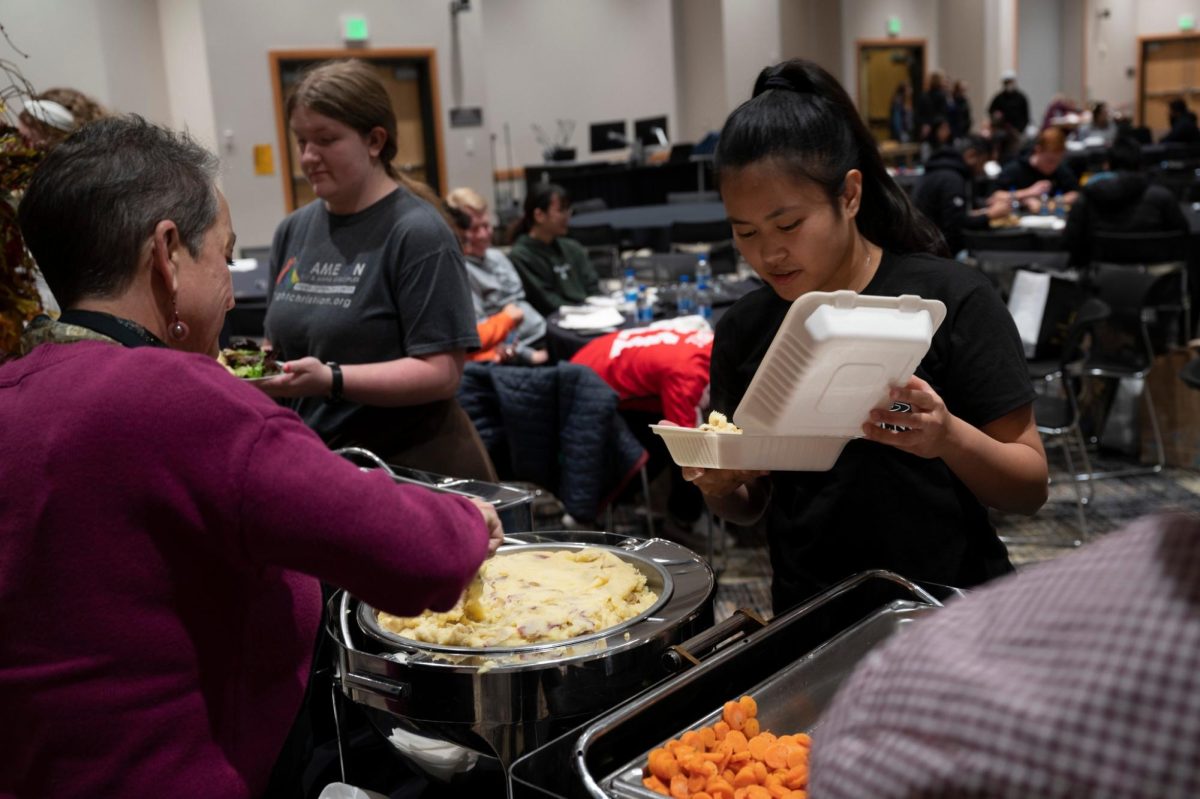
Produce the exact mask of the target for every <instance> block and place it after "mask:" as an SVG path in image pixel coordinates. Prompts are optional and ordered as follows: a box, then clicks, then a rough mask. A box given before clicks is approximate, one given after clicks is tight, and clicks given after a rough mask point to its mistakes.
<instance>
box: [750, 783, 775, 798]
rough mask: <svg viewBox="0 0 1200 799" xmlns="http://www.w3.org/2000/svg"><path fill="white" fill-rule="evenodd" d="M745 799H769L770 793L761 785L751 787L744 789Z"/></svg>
mask: <svg viewBox="0 0 1200 799" xmlns="http://www.w3.org/2000/svg"><path fill="white" fill-rule="evenodd" d="M746 799H771V792H770V791H768V790H767V789H766V788H764V787H762V786H761V785H751V786H750V787H748V788H747V789H746Z"/></svg>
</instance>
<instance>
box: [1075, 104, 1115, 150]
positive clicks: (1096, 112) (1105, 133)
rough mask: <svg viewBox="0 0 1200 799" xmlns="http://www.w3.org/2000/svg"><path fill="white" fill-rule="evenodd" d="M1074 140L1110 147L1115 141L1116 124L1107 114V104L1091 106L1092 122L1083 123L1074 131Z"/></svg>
mask: <svg viewBox="0 0 1200 799" xmlns="http://www.w3.org/2000/svg"><path fill="white" fill-rule="evenodd" d="M1074 138H1075V139H1076V140H1078V141H1081V142H1083V143H1084V144H1087V145H1100V144H1103V145H1106V146H1107V145H1111V144H1112V143H1113V142H1114V141H1116V139H1117V123H1116V122H1113V120H1112V116H1111V115H1109V113H1108V104H1107V103H1096V104H1095V105H1094V106H1092V121H1091V122H1085V123H1084V124H1082V125H1080V126H1079V128H1078V130H1076V131H1075V136H1074Z"/></svg>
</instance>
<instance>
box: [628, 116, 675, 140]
mask: <svg viewBox="0 0 1200 799" xmlns="http://www.w3.org/2000/svg"><path fill="white" fill-rule="evenodd" d="M655 128H662V132H663V137H664V138H666V139H667V140H668V141H670V138H671V134H670V133H669V132H668V130H667V118H666V117H665V116H661V117H647V118H646V119H636V120H634V122H633V135H634V136H636V137H637V139H638V141H640V142H641V143H642V145H643V146H645V147H655V146H658V145H660V144H665V142H663V141H661V140H660V139H659V138H658V134H657V133H655V132H654V129H655Z"/></svg>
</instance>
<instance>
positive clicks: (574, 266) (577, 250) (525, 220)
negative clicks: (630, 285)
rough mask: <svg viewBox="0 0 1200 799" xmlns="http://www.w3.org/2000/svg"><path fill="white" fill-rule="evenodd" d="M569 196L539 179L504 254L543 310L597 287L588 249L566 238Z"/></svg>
mask: <svg viewBox="0 0 1200 799" xmlns="http://www.w3.org/2000/svg"><path fill="white" fill-rule="evenodd" d="M570 218H571V198H570V196H569V195H568V194H567V190H566V189H564V188H563V187H562V186H556V185H554V184H553V183H539V184H538V185H537V186H535V187H534V188H533V189H532V190H530V192H529V196H527V197H526V198H525V215H524V216H523V217H522V218H521V221H520V223H519V225H518V227H517V232H518V233H519V234H520V235H519V236H518V238H517V240H516V242H515V243H514V244H513V248H512V251H511V252H510V253H509V254H508V256H509V258H511V259H512V262H513V265H514V266H516V267H517V274H519V275H520V276H521V282H522V283H523V284H525V297H526V298H527V299H528V300H529V302H530V304H532V305H533V307H534V308H536V309H537V310H538V311H539V312H541V313H542V314H547V315H548V314H552V313H554V312H555V311H557V310H558V309H559V308H560V307H561V306H563V305H573V304H578V303H581V302H583V301H584V300H586V299H587V298H588V295H590V294H596V293H598V292H599V290H600V278H599V276H598V275H597V274H596V270H595V269H594V268H592V264H591V261H589V260H588V255H587V250H585V249H584V248H583V246H582V245H581V244H579V242H577V241H575V240H573V239H569V238H567V222H568V220H570Z"/></svg>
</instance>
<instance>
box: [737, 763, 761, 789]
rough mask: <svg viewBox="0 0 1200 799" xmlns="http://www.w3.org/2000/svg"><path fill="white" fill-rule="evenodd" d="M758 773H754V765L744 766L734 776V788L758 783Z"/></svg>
mask: <svg viewBox="0 0 1200 799" xmlns="http://www.w3.org/2000/svg"><path fill="white" fill-rule="evenodd" d="M757 784H758V775H756V774H755V773H754V766H742V768H741V770H740V771H738V773H737V774H736V775H734V777H733V787H734V788H745V787H746V786H747V785H757Z"/></svg>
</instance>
